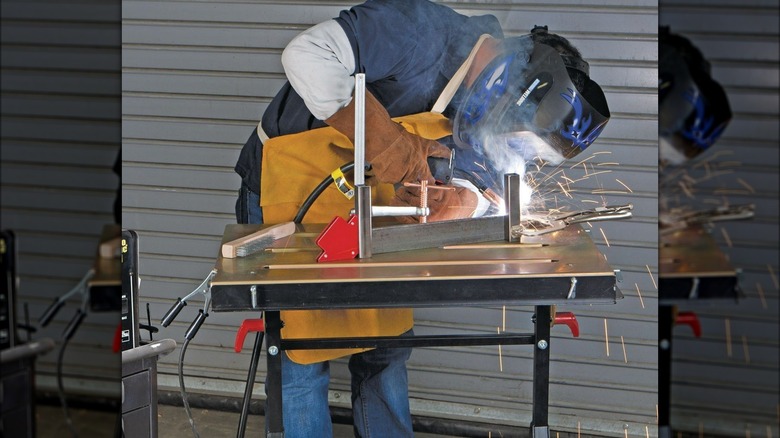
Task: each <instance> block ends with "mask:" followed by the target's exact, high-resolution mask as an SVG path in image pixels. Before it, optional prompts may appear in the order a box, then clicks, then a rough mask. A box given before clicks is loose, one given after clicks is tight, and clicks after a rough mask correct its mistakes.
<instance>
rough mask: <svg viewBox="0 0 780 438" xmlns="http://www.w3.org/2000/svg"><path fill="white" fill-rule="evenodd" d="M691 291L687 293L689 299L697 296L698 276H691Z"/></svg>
mask: <svg viewBox="0 0 780 438" xmlns="http://www.w3.org/2000/svg"><path fill="white" fill-rule="evenodd" d="M692 280H693V282H692V284H691V291H690V292H689V293H688V298H689V299H694V298H699V277H693V279H692Z"/></svg>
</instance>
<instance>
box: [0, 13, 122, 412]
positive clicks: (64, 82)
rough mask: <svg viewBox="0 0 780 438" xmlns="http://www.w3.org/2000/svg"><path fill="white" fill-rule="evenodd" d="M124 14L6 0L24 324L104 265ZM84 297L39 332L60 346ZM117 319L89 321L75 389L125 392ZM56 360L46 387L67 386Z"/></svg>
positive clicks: (5, 169) (5, 91) (76, 357)
mask: <svg viewBox="0 0 780 438" xmlns="http://www.w3.org/2000/svg"><path fill="white" fill-rule="evenodd" d="M119 13H120V8H119V4H118V3H115V4H107V3H105V2H99V1H78V2H68V1H26V0H25V1H13V0H11V1H6V0H3V2H2V75H1V76H2V82H1V83H2V136H1V137H0V141H1V142H2V183H1V185H0V194H1V195H2V214H1V219H2V227H3V228H4V229H6V228H7V229H12V230H14V231H15V232H16V234H17V237H18V240H19V274H20V277H21V279H20V289H19V296H18V298H17V301H18V307H19V309H18V312H17V315H19V319H20V322H23V320H24V311H23V305H24V304H25V303H27V304H28V305H29V315H30V318H31V322H32V323H33V324H36V325H37V321H38V318H39V317H40V316H41V315H42V314H43V312H44V310H45V309H46V308H47V307H48V306H49V304H50V303H51V302H52V301H53V300H54V299H55V298H56V297H59V296H61V295H63V294H65V293H66V292H68V291H70V290H71V289H72V288H73V287H74V286H75V285H76V283H77V282H78V281H79V280H80V279H81V278H82V276H83V275H84V274H85V273H86V272H87V270H89V269H90V268H91V267H92V266H93V263H94V257H95V254H96V251H97V245H98V243H99V238H100V234H101V231H102V228H103V226H104V225H106V224H112V223H114V217H113V203H114V199H115V196H116V194H117V189H118V185H119V182H118V179H117V176H116V175H115V174H114V173H113V171H112V167H113V165H114V160H115V159H116V157H117V154H118V151H119V141H120V140H119V139H120V132H121V131H120V95H119V88H120V87H119V80H120V71H119V66H120V62H119V61H120V46H119V45H120V36H119V26H118V23H119V20H120V15H119ZM79 298H80V297H75V298H74V299H72V300H70V301H69V302H68V303H67V305H66V306H65V307H64V308H63V309H62V310H61V311H60V312H59V313H58V315H57V317H56V319H55V320H54V321H53V322H52V323H51V324H50V325H49V326H48V327H46V328H45V329H43V330H39V331H38V332H37V333H35V334H34V336H33V338H38V337H50V338H52V339H55V340H58V344H59V338H60V333H61V332H62V331H63V329H64V328H65V326H66V324H67V323H68V321H69V320H70V319H71V317H72V316H73V314H74V313H75V311H76V309H77V308H78V307H79V305H80V304H81V301H80V299H79ZM117 322H118V312H114V313H92V314H90V315H89V316H88V317H87V318H86V319H85V320H84V322H83V324H82V326H81V327H80V329H79V330H78V331H77V332H76V334H75V336H74V337H73V339H72V340H71V342H70V343H69V344H68V347H67V350H66V353H65V357H64V367H63V372H64V375H65V377H66V378H65V382H64V386H65V388H66V391H67V392H68V393H70V394H76V393H84V394H89V395H101V396H106V395H108V396H111V397H118V396H119V385H118V383H117V379H118V377H119V355H118V354H115V353H111V342H112V339H113V334H114V329H115V328H116V324H117ZM21 336H22V340H24V339H26V338H25V335H24V333H23V332H22V334H21ZM56 361H57V354H56V351H55V352H52V353H49V354H48V355H46V356H43V357H41V358H40V359H39V361H38V380H37V384H38V387H39V388H40V389H44V390H48V391H53V390H56V387H57V384H56V381H55V377H54V375H55V369H56ZM109 381H112V383H109Z"/></svg>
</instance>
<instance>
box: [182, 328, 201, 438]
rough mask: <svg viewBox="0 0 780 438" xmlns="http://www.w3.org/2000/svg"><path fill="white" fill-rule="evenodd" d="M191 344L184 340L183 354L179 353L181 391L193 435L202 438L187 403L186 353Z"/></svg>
mask: <svg viewBox="0 0 780 438" xmlns="http://www.w3.org/2000/svg"><path fill="white" fill-rule="evenodd" d="M189 344H190V340H189V339H185V340H184V345H182V347H181V353H179V389H180V391H181V401H182V402H184V410H185V411H186V412H187V418H188V419H189V420H190V427H191V428H192V434H193V435H194V436H195V438H200V434H198V429H196V428H195V420H194V419H193V418H192V411H191V410H190V403H189V402H188V401H187V391H186V390H185V389H184V353H185V352H186V351H187V346H188V345H189Z"/></svg>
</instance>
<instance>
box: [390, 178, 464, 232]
mask: <svg viewBox="0 0 780 438" xmlns="http://www.w3.org/2000/svg"><path fill="white" fill-rule="evenodd" d="M439 187H441V186H439ZM447 187H451V188H453V189H454V190H428V208H429V209H430V210H431V211H430V214H429V215H428V222H438V221H448V220H453V219H465V218H468V217H471V216H472V215H473V214H474V211H475V210H476V209H477V203H478V201H477V194H476V193H474V192H472V191H471V190H469V189H467V188H465V187H457V186H447ZM390 204H391V205H399V206H409V205H411V206H419V205H420V189H419V187H399V188H398V189H397V190H396V191H395V197H394V198H393V200H392V201H391V202H390ZM396 219H397V220H398V221H399V222H401V223H407V224H413V223H418V222H419V219H418V218H416V217H412V216H400V217H397V218H396Z"/></svg>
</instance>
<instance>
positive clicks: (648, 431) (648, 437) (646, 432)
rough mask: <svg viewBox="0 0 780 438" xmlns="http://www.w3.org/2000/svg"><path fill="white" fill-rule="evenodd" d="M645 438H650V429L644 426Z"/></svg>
mask: <svg viewBox="0 0 780 438" xmlns="http://www.w3.org/2000/svg"><path fill="white" fill-rule="evenodd" d="M645 438H650V429H649V428H648V427H647V426H645Z"/></svg>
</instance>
